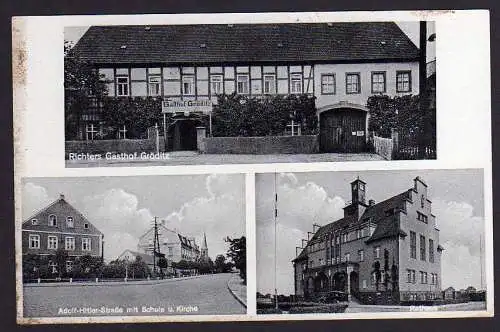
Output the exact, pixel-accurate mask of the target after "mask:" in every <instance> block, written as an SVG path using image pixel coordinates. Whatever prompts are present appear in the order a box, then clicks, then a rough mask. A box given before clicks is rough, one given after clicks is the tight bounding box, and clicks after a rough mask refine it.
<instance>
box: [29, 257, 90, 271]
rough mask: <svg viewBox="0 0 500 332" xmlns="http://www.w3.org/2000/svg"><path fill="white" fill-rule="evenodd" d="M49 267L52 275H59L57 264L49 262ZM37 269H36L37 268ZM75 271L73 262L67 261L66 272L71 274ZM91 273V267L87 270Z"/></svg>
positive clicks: (86, 269)
mask: <svg viewBox="0 0 500 332" xmlns="http://www.w3.org/2000/svg"><path fill="white" fill-rule="evenodd" d="M48 266H49V268H50V272H51V273H52V274H56V273H58V270H57V269H58V267H59V266H58V265H57V263H56V262H53V261H49V263H48ZM35 269H36V268H35ZM72 270H73V261H71V260H67V261H66V272H71V271H72ZM89 271H90V267H87V268H85V272H86V273H88V272H89Z"/></svg>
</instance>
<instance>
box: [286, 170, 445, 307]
mask: <svg viewBox="0 0 500 332" xmlns="http://www.w3.org/2000/svg"><path fill="white" fill-rule="evenodd" d="M351 193H352V200H351V201H350V202H348V203H347V204H346V206H345V207H344V217H343V218H341V219H339V220H336V221H334V222H332V223H330V224H327V225H324V226H319V225H316V224H315V225H313V232H310V233H309V234H308V235H309V238H308V240H303V246H301V247H298V248H297V249H298V250H297V253H298V254H297V256H296V258H295V259H294V260H293V267H294V283H295V294H296V295H299V296H303V297H305V298H312V299H314V298H317V297H319V296H322V295H325V294H327V293H329V292H331V291H342V292H347V293H348V294H349V296H351V297H353V296H354V297H355V298H357V299H358V300H359V301H361V302H362V303H370V304H382V303H402V302H408V301H432V300H435V299H438V298H440V297H441V296H442V293H441V253H442V251H443V248H442V247H441V245H440V244H439V229H438V227H437V224H436V217H435V216H434V215H433V214H432V210H431V206H432V202H431V200H430V199H429V197H428V186H427V184H426V183H425V182H424V180H423V179H421V178H419V177H416V178H415V179H414V184H413V187H412V188H410V189H408V190H406V191H403V192H402V193H400V194H398V195H395V196H393V197H390V198H388V199H386V200H384V201H382V202H378V203H377V202H375V201H374V200H367V199H366V183H365V182H363V181H362V180H360V179H359V178H358V179H356V180H354V181H353V182H352V183H351Z"/></svg>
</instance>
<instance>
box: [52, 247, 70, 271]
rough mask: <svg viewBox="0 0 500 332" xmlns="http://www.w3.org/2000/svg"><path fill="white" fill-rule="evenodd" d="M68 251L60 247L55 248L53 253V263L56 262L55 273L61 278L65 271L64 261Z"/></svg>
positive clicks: (66, 258)
mask: <svg viewBox="0 0 500 332" xmlns="http://www.w3.org/2000/svg"><path fill="white" fill-rule="evenodd" d="M68 257H69V256H68V252H67V251H66V250H64V249H62V248H59V249H57V250H56V253H55V255H54V259H55V263H56V264H57V273H58V274H59V278H61V277H62V276H63V275H64V274H65V273H66V261H67V260H68Z"/></svg>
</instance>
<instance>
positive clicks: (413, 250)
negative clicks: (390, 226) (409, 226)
mask: <svg viewBox="0 0 500 332" xmlns="http://www.w3.org/2000/svg"><path fill="white" fill-rule="evenodd" d="M410 258H414V259H417V234H416V233H415V232H413V231H410ZM420 260H421V261H425V260H427V249H426V239H425V236H424V235H422V234H420ZM429 262H430V263H434V240H432V239H429Z"/></svg>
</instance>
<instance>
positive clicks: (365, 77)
mask: <svg viewBox="0 0 500 332" xmlns="http://www.w3.org/2000/svg"><path fill="white" fill-rule="evenodd" d="M400 70H410V71H411V91H410V92H405V93H397V92H396V71H400ZM375 71H377V72H385V73H386V74H385V78H386V92H385V94H387V95H389V96H395V95H403V94H414V95H415V94H418V89H419V84H418V82H419V72H418V62H402V63H358V64H318V65H315V66H314V76H315V79H314V85H315V86H314V91H315V93H314V94H315V95H316V97H317V99H316V107H318V108H320V107H323V106H326V105H332V104H336V103H339V102H341V101H347V102H350V103H354V104H359V105H366V101H367V100H368V97H370V96H371V95H372V94H373V93H372V86H371V78H372V75H371V74H372V72H375ZM346 73H360V76H361V77H360V78H361V91H360V93H357V94H347V93H346ZM322 74H335V93H334V94H322V93H321V75H322Z"/></svg>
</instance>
